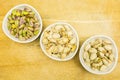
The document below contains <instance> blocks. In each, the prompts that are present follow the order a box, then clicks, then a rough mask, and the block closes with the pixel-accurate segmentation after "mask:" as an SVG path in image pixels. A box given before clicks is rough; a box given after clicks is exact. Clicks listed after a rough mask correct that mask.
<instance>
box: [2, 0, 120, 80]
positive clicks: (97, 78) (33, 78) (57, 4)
mask: <svg viewBox="0 0 120 80" xmlns="http://www.w3.org/2000/svg"><path fill="white" fill-rule="evenodd" d="M22 3H27V4H30V5H32V6H33V7H34V8H36V9H37V11H38V12H39V13H40V14H41V16H42V19H43V27H44V29H45V28H46V27H47V26H48V25H50V24H52V23H54V22H57V21H65V22H68V23H70V24H71V25H72V26H74V28H75V29H76V31H77V32H78V34H79V38H80V46H81V45H82V43H83V42H84V41H85V40H86V39H87V38H89V37H90V36H92V35H95V34H104V35H108V36H110V37H112V38H113V39H114V40H115V42H116V44H117V47H118V51H120V0H0V80H112V79H114V80H120V58H119V60H118V64H117V66H116V68H115V69H114V71H113V72H111V73H110V74H107V75H94V74H91V73H89V72H87V71H86V70H85V69H84V68H83V67H82V65H81V64H80V62H79V57H78V54H79V52H77V54H76V56H75V57H74V58H73V59H72V60H70V61H67V62H58V61H54V60H52V59H50V58H48V57H47V56H46V55H44V54H43V52H42V51H41V48H40V45H39V38H38V39H37V40H35V41H33V42H32V43H28V44H20V43H16V42H14V41H12V40H10V39H9V38H8V37H7V36H6V35H5V34H4V33H3V31H2V21H3V18H4V16H5V14H6V13H7V12H8V11H9V10H10V9H11V8H12V7H14V6H15V5H18V4H22ZM44 29H43V30H44Z"/></svg>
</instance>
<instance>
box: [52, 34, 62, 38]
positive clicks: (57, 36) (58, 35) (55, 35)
mask: <svg viewBox="0 0 120 80" xmlns="http://www.w3.org/2000/svg"><path fill="white" fill-rule="evenodd" d="M52 37H53V38H60V34H58V33H54V34H53V35H52Z"/></svg>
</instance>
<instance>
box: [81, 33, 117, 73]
mask: <svg viewBox="0 0 120 80" xmlns="http://www.w3.org/2000/svg"><path fill="white" fill-rule="evenodd" d="M95 38H106V39H109V40H110V41H111V42H112V44H113V46H114V48H115V51H116V53H114V54H115V55H116V56H115V62H114V64H113V66H112V67H111V69H110V70H108V71H106V72H96V71H94V70H92V69H89V68H87V66H86V65H85V63H84V62H83V57H82V54H83V53H82V51H83V49H84V46H85V44H86V43H88V42H89V41H91V40H92V39H95ZM79 61H80V63H81V64H82V66H83V67H84V68H85V69H86V70H87V71H88V72H90V73H92V74H97V75H104V74H108V73H110V72H112V71H113V70H114V69H115V67H116V65H117V62H118V49H117V46H116V44H115V41H114V40H113V39H112V38H111V37H108V36H106V35H94V36H91V37H89V38H88V39H87V40H85V41H84V42H83V44H82V46H81V48H80V51H79Z"/></svg>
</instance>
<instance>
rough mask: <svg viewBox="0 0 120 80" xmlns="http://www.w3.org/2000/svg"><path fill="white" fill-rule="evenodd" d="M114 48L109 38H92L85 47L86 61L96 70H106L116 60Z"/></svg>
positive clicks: (84, 56)
mask: <svg viewBox="0 0 120 80" xmlns="http://www.w3.org/2000/svg"><path fill="white" fill-rule="evenodd" d="M113 50H114V49H113V45H112V42H111V41H110V40H108V39H95V40H92V41H90V42H89V43H87V44H86V45H85V47H84V52H83V59H84V62H85V64H86V65H87V66H89V67H90V68H91V69H93V70H95V71H105V70H106V69H107V68H108V67H109V66H110V65H111V64H112V63H113V62H114V61H115V56H114V53H113Z"/></svg>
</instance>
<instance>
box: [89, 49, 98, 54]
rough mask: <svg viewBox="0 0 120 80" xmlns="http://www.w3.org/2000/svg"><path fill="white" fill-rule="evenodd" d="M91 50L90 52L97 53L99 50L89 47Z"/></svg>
mask: <svg viewBox="0 0 120 80" xmlns="http://www.w3.org/2000/svg"><path fill="white" fill-rule="evenodd" d="M89 52H90V53H97V50H96V49H95V48H90V49H89Z"/></svg>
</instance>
